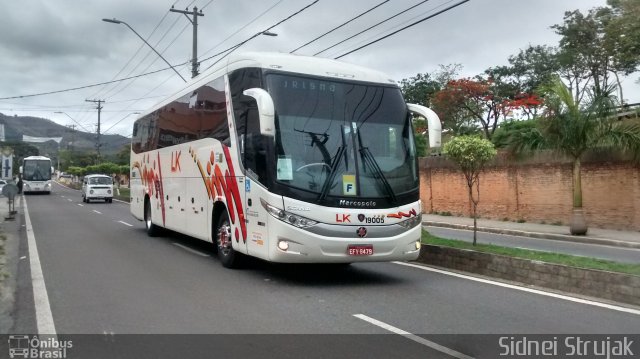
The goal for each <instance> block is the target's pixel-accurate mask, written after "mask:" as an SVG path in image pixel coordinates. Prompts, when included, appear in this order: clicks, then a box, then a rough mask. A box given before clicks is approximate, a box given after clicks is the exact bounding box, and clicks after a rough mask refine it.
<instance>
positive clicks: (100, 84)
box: [0, 61, 189, 100]
mask: <svg viewBox="0 0 640 359" xmlns="http://www.w3.org/2000/svg"><path fill="white" fill-rule="evenodd" d="M187 63H189V61H186V62H183V63H180V64H177V65H175V66H182V65H184V64H187ZM175 66H174V67H175ZM167 70H171V67H165V68H162V69H158V70H154V71H150V72H146V73H142V74H138V75H135V76H129V77H124V78H121V79H116V80H112V81H105V82H99V83H96V84H91V85H84V86H78V87H72V88H68V89H64V90H55V91H48V92H40V93H35V94H29V95H18V96H9V97H0V100H12V99H16V98H27V97H36V96H45V95H53V94H57V93H62V92H70V91H77V90H82V89H86V88H91V87H96V86H102V85H106V84H111V83H115V82H121V81H126V80H131V79H136V78H138V77H143V76H148V75H153V74H156V73H158V72H162V71H167Z"/></svg>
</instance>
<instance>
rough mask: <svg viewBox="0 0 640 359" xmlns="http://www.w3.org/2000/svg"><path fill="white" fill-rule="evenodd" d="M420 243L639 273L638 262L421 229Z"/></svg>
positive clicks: (590, 267) (589, 267) (582, 266)
mask: <svg viewBox="0 0 640 359" xmlns="http://www.w3.org/2000/svg"><path fill="white" fill-rule="evenodd" d="M422 243H424V244H432V245H436V246H443V247H451V248H458V249H470V250H474V251H477V252H484V253H491V254H499V255H503V256H509V257H515V258H523V259H531V260H537V261H542V262H547V263H553V264H561V265H566V266H570V267H578V268H585V269H597V270H605V271H610V272H619V273H627V274H634V275H640V264H628V263H619V262H613V261H608V260H604V259H596V258H589V257H580V256H572V255H569V254H560V253H553V252H541V251H532V250H528V249H519V248H510V247H501V246H496V245H492V244H481V243H478V244H477V245H475V246H474V245H472V244H471V243H469V242H465V241H459V240H454V239H444V238H440V237H436V236H434V235H432V234H430V233H429V232H427V231H422Z"/></svg>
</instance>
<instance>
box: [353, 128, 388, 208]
mask: <svg viewBox="0 0 640 359" xmlns="http://www.w3.org/2000/svg"><path fill="white" fill-rule="evenodd" d="M359 130H360V129H358V145H359V147H360V149H359V152H360V156H361V157H362V159H363V160H364V162H365V163H366V164H368V165H369V167H370V168H372V169H373V170H374V171H375V174H376V175H378V179H379V180H380V182H382V187H383V188H384V189H385V191H386V192H387V194H388V195H389V198H390V199H391V203H393V204H395V203H396V202H397V201H396V194H395V192H393V188H391V185H390V184H389V181H388V180H387V178H386V177H385V176H384V172H382V169H381V168H380V166H379V165H378V162H377V161H376V159H375V158H374V157H373V154H372V153H371V151H370V150H369V147H364V146H363V145H362V138H361V137H360V131H359Z"/></svg>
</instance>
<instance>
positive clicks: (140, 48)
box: [89, 1, 177, 97]
mask: <svg viewBox="0 0 640 359" xmlns="http://www.w3.org/2000/svg"><path fill="white" fill-rule="evenodd" d="M176 3H177V1H176ZM167 15H169V12H168V11H167V12H165V13H164V16H162V18H161V19H160V21H159V22H158V24H157V25H156V27H154V28H153V30H152V31H151V33H150V34H149V36H147V38H146V40H147V41H149V39H151V36H153V34H155V33H156V30H158V28H159V27H160V25H161V24H162V23H163V22H164V19H166V18H167ZM143 48H144V43H142V44H140V46H139V47H138V50H136V52H135V53H134V54H133V56H131V58H129V61H127V62H126V63H125V64H124V66H122V68H121V69H120V70H119V71H118V72H117V73H116V74H115V75H114V76H113V77H112V78H111V80H115V79H116V78H118V76H120V74H121V73H122V72H123V71H124V69H126V68H127V66H129V64H130V63H131V62H132V61H133V59H135V58H136V56H138V54H139V53H140V51H141V50H142V49H143ZM104 90H106V87H104V88H102V89H100V90H98V91H96V93H94V94H93V95H91V96H89V97H96V96H97V95H98V94H99V93H100V92H102V91H104Z"/></svg>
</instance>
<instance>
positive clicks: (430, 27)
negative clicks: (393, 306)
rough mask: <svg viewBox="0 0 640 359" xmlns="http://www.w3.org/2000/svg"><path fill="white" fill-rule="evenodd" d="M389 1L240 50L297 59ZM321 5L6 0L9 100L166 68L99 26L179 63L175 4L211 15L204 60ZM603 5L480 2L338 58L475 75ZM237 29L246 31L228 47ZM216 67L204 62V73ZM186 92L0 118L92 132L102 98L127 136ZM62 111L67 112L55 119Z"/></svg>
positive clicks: (441, 4) (43, 101) (106, 120)
mask: <svg viewBox="0 0 640 359" xmlns="http://www.w3.org/2000/svg"><path fill="white" fill-rule="evenodd" d="M382 1H383V0H351V1H345V0H320V1H319V2H317V3H316V4H315V5H313V6H312V7H310V8H308V9H307V10H305V11H304V12H302V13H301V14H299V15H297V16H295V17H293V18H292V19H290V20H288V21H287V22H285V23H283V24H281V25H279V26H277V27H275V28H274V29H273V30H271V31H272V32H275V33H277V34H278V36H277V37H268V36H260V37H258V38H256V39H254V40H252V41H250V42H248V43H247V44H245V45H243V47H242V50H261V51H263V50H264V51H280V52H289V51H291V50H293V49H295V48H297V47H298V46H300V45H302V44H304V43H306V42H307V41H309V40H311V39H313V38H315V37H317V36H319V35H320V34H322V33H324V32H326V31H328V30H329V29H331V28H333V27H335V26H337V25H339V24H341V23H342V22H344V21H346V20H348V19H350V18H351V17H353V16H355V15H357V14H359V13H361V12H363V11H365V10H366V9H368V8H370V7H372V6H374V5H376V4H378V3H380V2H382ZM312 2H313V0H304V1H303V0H263V1H257V0H213V1H210V0H196V1H191V0H178V1H176V0H155V1H140V0H127V1H124V0H109V1H98V0H84V1H71V0H56V1H42V0H28V1H18V0H5V1H3V16H2V17H3V19H2V22H0V59H1V61H2V66H1V67H0V97H2V98H4V97H11V96H20V95H31V94H37V93H43V92H50V91H57V90H64V89H69V88H75V87H80V86H86V85H91V84H96V83H101V82H105V81H110V80H113V79H119V78H123V77H128V76H132V75H137V74H140V73H145V72H150V71H153V70H157V69H161V68H165V67H166V65H165V63H164V62H163V61H162V60H160V59H159V58H158V56H157V55H155V54H154V53H152V52H151V50H149V48H148V47H146V46H145V45H144V44H143V43H142V41H141V40H140V39H139V38H138V37H137V36H136V35H135V34H134V33H133V32H132V31H130V30H129V29H127V28H126V27H125V26H124V25H117V24H111V23H106V22H103V21H101V19H102V18H117V19H119V20H122V21H126V22H127V23H128V24H129V25H131V27H133V28H134V29H135V30H136V31H137V32H138V33H139V34H140V35H142V36H143V37H145V38H148V40H149V42H150V43H151V44H152V45H154V46H155V48H156V49H157V50H158V51H160V52H162V53H163V56H164V57H165V58H166V59H167V60H168V61H169V62H170V63H172V64H182V63H185V62H187V61H189V60H190V58H191V56H192V55H191V44H192V39H191V36H192V28H191V24H190V22H189V21H188V20H187V18H186V17H185V16H184V15H182V14H179V13H173V12H169V11H168V10H169V8H170V7H171V6H172V5H173V4H175V7H176V8H179V9H185V8H186V7H187V6H188V7H189V9H191V8H192V7H193V6H194V5H195V6H198V8H203V9H204V10H203V13H204V16H203V17H199V19H198V21H199V25H200V26H199V31H198V53H199V56H202V57H207V56H210V55H213V54H215V53H216V52H218V51H221V50H223V49H225V48H228V47H230V46H233V45H235V44H237V43H238V42H240V41H242V40H244V39H246V38H248V37H250V36H251V35H253V34H255V33H257V32H259V31H262V30H264V29H266V28H268V27H270V26H271V25H273V24H275V23H277V22H278V21H280V20H282V19H284V18H286V17H287V16H289V15H290V14H292V13H293V12H295V11H297V10H299V9H301V8H302V7H304V6H306V5H308V4H310V3H312ZM419 2H420V0H411V1H410V0H390V1H388V2H386V3H385V4H383V5H382V6H380V7H379V8H377V9H376V10H374V11H372V12H371V13H369V14H367V15H366V16H363V17H362V18H360V19H358V20H357V21H354V22H352V23H351V24H349V25H348V26H346V27H344V28H341V29H340V30H337V31H336V32H334V33H332V34H330V35H329V36H326V37H325V38H322V39H320V40H319V41H317V42H315V43H313V44H311V45H309V46H307V47H305V48H303V49H301V50H299V51H298V52H297V53H298V54H303V55H313V54H314V53H316V52H318V51H320V50H322V49H324V48H327V47H329V46H331V45H333V44H335V43H336V42H338V41H341V40H343V39H345V38H347V37H348V36H350V35H352V34H355V33H357V32H359V31H361V30H363V29H365V28H367V27H369V26H371V25H373V24H375V23H377V22H379V21H381V20H383V19H385V18H387V17H389V16H391V15H393V14H395V13H397V12H400V11H402V10H404V9H406V8H408V7H410V6H412V5H414V4H417V3H419ZM455 3H456V0H452V1H449V0H430V1H427V2H425V3H424V4H422V5H420V6H418V7H416V8H415V9H413V10H411V11H409V12H407V13H405V14H403V15H401V16H398V17H397V18H395V19H393V20H391V21H389V22H387V23H384V24H383V25H381V26H379V27H376V28H374V29H372V30H371V31H368V32H365V33H364V34H362V35H360V36H358V37H356V38H354V39H353V40H350V41H347V42H345V43H343V44H341V45H339V46H336V47H335V48H333V49H331V50H329V51H326V52H324V53H322V54H321V55H320V56H326V57H335V56H337V55H341V54H343V53H345V52H347V51H349V50H352V49H355V48H356V47H358V46H359V45H360V44H364V43H366V42H368V41H370V40H372V39H375V38H378V37H380V36H382V35H384V34H387V33H389V32H391V31H392V30H393V29H396V28H399V27H401V26H404V25H406V24H409V23H411V22H414V21H416V20H417V19H420V18H423V17H425V16H428V15H429V14H432V13H434V12H436V11H438V10H441V9H443V8H445V7H447V6H450V5H452V4H455ZM605 4H606V1H605V0H535V1H530V0H528V1H527V0H471V1H469V2H467V3H465V4H463V5H461V6H459V7H457V8H455V9H453V10H451V11H448V12H446V13H444V14H442V15H440V16H437V17H435V18H433V19H430V20H427V21H425V22H423V23H421V24H419V25H416V26H414V27H412V28H410V29H407V30H405V31H403V32H400V33H398V34H397V35H394V36H393V37H390V38H388V39H386V40H383V41H380V42H378V43H377V44H375V45H372V46H369V47H367V48H365V49H362V50H360V51H357V52H355V53H353V54H351V55H348V56H346V57H344V58H342V59H341V60H342V61H346V62H351V63H355V64H359V65H364V66H367V67H371V68H375V69H378V70H382V71H384V72H387V73H388V74H389V75H390V76H391V78H393V79H395V80H397V81H399V80H401V79H403V78H407V77H411V76H414V75H415V74H417V73H419V72H430V71H434V70H436V69H437V67H438V64H451V63H459V64H461V65H462V66H463V70H462V74H461V75H463V76H473V75H476V74H478V73H481V72H482V71H484V70H485V69H486V68H488V67H491V66H495V65H501V64H506V63H507V58H508V56H509V55H512V54H515V53H517V52H518V50H519V49H523V48H525V47H527V46H528V45H529V44H533V45H537V44H549V45H556V44H557V41H558V36H557V35H555V34H554V32H553V30H551V29H549V26H551V25H553V24H557V23H560V22H562V17H563V14H564V12H565V11H567V10H574V9H581V10H583V11H586V10H588V9H589V8H592V7H594V6H604V5H605ZM267 10H268V11H267ZM261 14H262V16H259V15H261ZM256 18H257V19H256ZM254 19H256V20H255V21H253V22H252V20H254ZM245 25H246V27H245V28H244V29H243V30H240V29H241V28H242V27H244V26H245ZM156 27H157V29H156V30H155V32H154V33H153V35H151V36H150V37H149V35H150V34H152V32H153V30H154V28H156ZM238 30H240V31H239V32H238ZM235 32H237V34H235V35H233V36H231V37H230V38H229V39H228V40H226V41H224V42H223V40H225V39H227V38H228V37H229V36H230V35H232V34H233V33H235ZM238 51H240V50H238ZM214 60H215V59H214ZM214 60H208V61H205V62H203V64H202V66H201V69H205V68H206V67H208V66H209V65H211V64H212V63H213V61H214ZM178 70H179V72H180V73H181V74H182V75H183V76H184V77H185V78H187V79H189V78H190V76H191V71H190V64H185V65H182V66H179V67H178ZM637 78H638V76H637V74H636V75H635V76H633V77H632V78H629V79H626V80H625V82H624V88H625V97H626V98H627V100H628V101H629V102H640V90H639V87H640V86H639V85H638V84H637V83H634V80H635V79H637ZM183 84H184V82H183V81H182V80H181V79H180V78H179V77H178V76H177V75H176V74H175V73H174V72H173V71H162V72H159V73H157V74H154V75H149V76H144V77H141V78H139V79H136V80H129V81H124V82H121V83H118V84H112V85H107V86H97V87H91V88H86V89H82V90H76V91H69V92H64V93H60V94H55V95H46V96H37V97H28V98H22V99H8V100H0V112H1V113H3V114H5V115H14V114H17V115H21V116H37V117H44V118H49V119H51V120H53V121H55V122H58V123H60V124H63V125H68V124H72V123H74V122H73V121H72V120H71V119H70V118H69V117H68V116H70V117H71V118H73V119H74V120H76V121H77V122H79V123H80V124H81V125H82V126H83V127H84V128H85V129H87V130H90V131H95V124H96V123H97V113H96V110H95V105H94V104H92V103H88V102H85V100H86V99H102V100H105V101H106V103H105V104H104V105H103V106H104V109H103V113H102V131H103V132H105V131H108V132H107V133H119V134H122V135H125V136H128V135H130V134H131V127H132V123H133V121H134V118H135V115H132V114H131V113H132V112H135V111H144V110H145V109H147V108H148V107H151V106H152V105H153V104H154V103H155V102H157V101H160V100H162V98H163V97H166V96H168V95H170V94H172V93H174V92H175V91H177V90H179V89H180V87H182V86H183ZM56 111H63V112H65V113H66V115H65V114H55V113H54V112H56ZM67 115H68V116H67ZM118 122H119V123H118ZM116 123H118V124H116ZM112 126H113V127H112Z"/></svg>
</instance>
